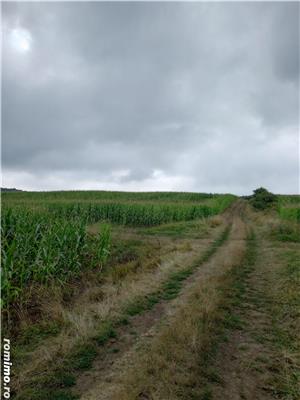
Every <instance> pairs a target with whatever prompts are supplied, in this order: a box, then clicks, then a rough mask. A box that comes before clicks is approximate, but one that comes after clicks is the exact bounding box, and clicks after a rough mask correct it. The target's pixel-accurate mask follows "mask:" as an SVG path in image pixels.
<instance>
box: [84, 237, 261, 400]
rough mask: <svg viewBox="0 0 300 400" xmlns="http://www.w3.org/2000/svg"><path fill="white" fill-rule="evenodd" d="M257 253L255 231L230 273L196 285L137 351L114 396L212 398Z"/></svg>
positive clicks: (132, 399)
mask: <svg viewBox="0 0 300 400" xmlns="http://www.w3.org/2000/svg"><path fill="white" fill-rule="evenodd" d="M255 256H256V241H255V238H254V236H253V234H250V235H249V236H248V238H247V248H246V252H245V253H243V254H242V255H241V256H240V257H239V258H238V259H237V258H236V257H235V254H234V253H233V254H232V259H231V264H230V266H231V269H230V270H229V271H228V272H226V273H224V275H221V276H211V277H210V278H209V279H208V280H207V281H205V282H199V284H197V285H195V286H193V288H191V292H190V293H189V294H188V298H187V300H186V301H184V302H183V303H182V304H180V305H179V308H178V310H177V312H176V313H175V315H174V316H173V317H171V319H170V321H169V323H168V324H166V325H165V326H164V327H163V328H162V329H161V330H160V332H158V334H157V335H156V336H155V338H154V340H153V341H152V342H149V343H148V344H146V347H145V348H144V349H142V351H141V352H139V354H136V358H135V359H134V360H133V361H132V363H131V366H130V367H129V368H127V369H126V370H125V371H124V373H123V375H122V376H121V379H120V381H118V382H117V386H118V388H117V389H116V390H115V391H114V392H113V395H112V396H111V400H138V399H141V398H143V399H149V400H150V399H157V400H158V399H163V400H190V399H198V400H209V399H211V398H212V397H211V396H212V393H211V389H210V384H211V383H215V382H218V383H220V379H221V377H220V376H219V375H218V372H217V371H216V370H215V369H214V367H213V365H214V359H215V356H216V354H217V350H218V347H219V346H218V345H219V344H220V343H221V342H223V341H225V340H226V333H227V331H228V330H232V329H239V328H240V324H241V322H240V320H239V318H238V317H237V316H236V315H235V314H234V309H235V305H236V304H237V303H240V302H241V300H242V298H243V296H244V293H245V287H246V286H245V285H246V278H247V276H248V275H249V273H250V272H251V271H252V270H253V266H254V261H255ZM99 393H100V392H99ZM88 398H89V399H96V395H89V397H88Z"/></svg>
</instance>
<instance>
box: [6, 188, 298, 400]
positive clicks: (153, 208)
mask: <svg viewBox="0 0 300 400" xmlns="http://www.w3.org/2000/svg"><path fill="white" fill-rule="evenodd" d="M298 202H299V197H298V196H279V201H278V202H277V203H276V205H275V206H273V207H270V208H268V209H266V210H257V209H255V208H254V207H253V206H252V203H251V201H249V200H248V199H242V198H238V197H237V196H234V195H231V194H205V193H174V192H153V193H150V192H145V193H131V192H97V191H92V192H84V191H82V192H80V191H78V192H77V191H75V192H37V193H34V192H16V193H13V192H12V193H3V194H2V217H1V218H2V224H1V239H2V259H1V260H2V261H1V262H2V315H3V332H4V335H8V336H9V337H11V338H12V342H13V343H14V346H13V350H12V351H13V354H12V357H13V359H14V369H13V376H12V391H13V396H14V398H16V399H18V400H21V399H22V400H23V399H24V400H25V399H26V400H27V399H32V400H35V399H36V400H39V399H43V400H44V399H46V400H47V399H49V400H55V399H56V400H59V399H60V400H70V399H86V400H87V399H90V400H92V399H115V400H117V399H118V400H119V399H123V400H134V399H137V400H138V399H144V400H145V399H149V400H150V399H153V400H154V399H155V400H156V399H160V400H167V399H168V400H169V399H170V400H173V399H174V400H176V399H203V400H204V399H225V400H227V399H228V400H231V399H235V398H236V399H242V398H243V399H248V400H252V399H278V398H283V399H295V400H296V399H297V398H299V393H300V392H299V331H300V329H298V328H299V312H300V303H299V301H300V299H299V263H298V260H299V255H300V254H299V219H298V217H297V215H298V211H297V210H298V204H299V203H298ZM291 208H292V209H293V210H296V211H292V212H287V211H285V210H289V209H291ZM291 215H292V216H291Z"/></svg>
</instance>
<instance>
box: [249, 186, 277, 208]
mask: <svg viewBox="0 0 300 400" xmlns="http://www.w3.org/2000/svg"><path fill="white" fill-rule="evenodd" d="M277 200H278V199H277V196H276V195H275V194H273V193H271V192H269V191H268V190H267V189H265V188H263V187H260V188H258V189H256V190H254V191H253V195H252V196H251V198H250V203H251V204H252V206H253V207H254V208H256V209H258V210H265V209H266V208H269V207H272V206H273V205H275V204H276V203H277Z"/></svg>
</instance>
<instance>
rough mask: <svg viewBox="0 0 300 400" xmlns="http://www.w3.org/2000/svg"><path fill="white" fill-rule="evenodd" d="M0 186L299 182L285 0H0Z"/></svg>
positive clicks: (295, 82)
mask: <svg viewBox="0 0 300 400" xmlns="http://www.w3.org/2000/svg"><path fill="white" fill-rule="evenodd" d="M2 13H3V15H2V22H3V30H4V35H3V53H2V56H3V71H2V73H3V79H2V166H3V185H4V186H14V187H18V188H23V189H34V190H53V189H117V190H180V191H210V192H234V193H237V194H242V193H249V192H250V191H251V190H252V189H254V188H255V187H257V186H266V187H268V188H269V189H270V190H273V191H275V192H281V193H295V192H298V185H299V165H298V163H299V153H298V152H299V143H298V142H299V139H298V127H299V36H298V33H299V3H287V2H282V3H278V2H277V3H275V2H274V3H255V2H253V3H143V2H141V3H137V2H135V3H130V2H128V3H126V2H124V3H101V2H99V3H95V2H90V3H88V2H87V3H68V2H65V3H42V2H41V3H2Z"/></svg>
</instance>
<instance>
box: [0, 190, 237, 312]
mask: <svg viewBox="0 0 300 400" xmlns="http://www.w3.org/2000/svg"><path fill="white" fill-rule="evenodd" d="M234 199H235V196H233V195H214V194H202V193H170V192H162V193H160V192H157V193H126V192H96V191H92V192H83V191H78V192H76V191H74V192H45V193H38V192H37V193H33V192H16V193H3V194H2V217H1V240H2V258H1V260H2V306H3V307H4V309H5V308H9V307H10V306H11V305H12V304H14V303H15V302H16V301H22V298H23V296H22V295H23V293H24V292H25V290H26V289H27V288H28V287H30V285H32V284H42V285H49V284H53V283H58V284H61V283H64V282H66V281H68V280H69V279H71V278H74V277H76V275H77V274H78V273H79V272H81V271H82V269H85V270H88V269H90V268H96V267H98V268H99V267H100V268H101V267H102V265H103V264H104V263H105V262H106V260H107V258H108V255H109V249H110V246H111V239H110V226H109V225H108V224H119V225H129V226H133V227H137V226H140V227H143V226H144V227H147V226H154V225H160V224H163V223H169V222H178V221H191V220H195V219H200V218H206V217H208V216H212V215H215V214H218V213H220V212H222V211H224V210H225V209H226V208H227V207H228V206H229V205H230V204H231V203H232V202H233V201H234ZM95 222H100V223H102V224H101V225H100V230H99V232H98V235H96V236H95V235H90V234H88V233H87V229H86V228H87V225H88V224H92V223H95Z"/></svg>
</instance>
